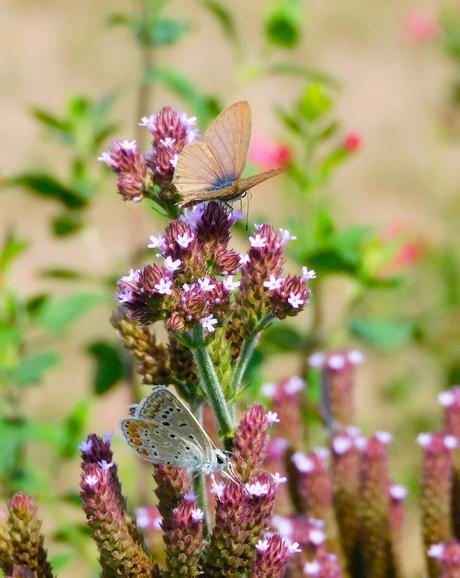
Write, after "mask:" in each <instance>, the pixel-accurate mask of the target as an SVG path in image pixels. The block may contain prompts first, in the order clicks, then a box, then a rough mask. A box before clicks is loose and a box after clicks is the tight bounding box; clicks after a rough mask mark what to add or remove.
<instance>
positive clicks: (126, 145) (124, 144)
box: [118, 139, 137, 151]
mask: <svg viewBox="0 0 460 578" xmlns="http://www.w3.org/2000/svg"><path fill="white" fill-rule="evenodd" d="M118 146H119V147H120V148H121V149H122V150H124V151H135V150H136V149H137V144H136V141H135V140H127V139H124V140H122V141H120V142H119V143H118Z"/></svg>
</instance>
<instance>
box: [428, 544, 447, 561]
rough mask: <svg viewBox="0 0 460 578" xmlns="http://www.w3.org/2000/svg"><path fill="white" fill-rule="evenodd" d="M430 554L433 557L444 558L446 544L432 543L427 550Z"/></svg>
mask: <svg viewBox="0 0 460 578" xmlns="http://www.w3.org/2000/svg"><path fill="white" fill-rule="evenodd" d="M427 554H428V556H430V557H431V558H438V559H439V558H442V555H443V554H444V544H432V545H431V546H430V547H429V548H428V551H427Z"/></svg>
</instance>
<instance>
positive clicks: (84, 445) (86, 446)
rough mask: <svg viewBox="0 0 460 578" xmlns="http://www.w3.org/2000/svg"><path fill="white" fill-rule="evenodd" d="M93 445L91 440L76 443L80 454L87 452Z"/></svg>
mask: <svg viewBox="0 0 460 578" xmlns="http://www.w3.org/2000/svg"><path fill="white" fill-rule="evenodd" d="M92 447H93V440H83V441H82V442H80V443H79V444H78V448H79V450H80V451H81V453H82V454H87V453H89V452H90V451H91V449H92Z"/></svg>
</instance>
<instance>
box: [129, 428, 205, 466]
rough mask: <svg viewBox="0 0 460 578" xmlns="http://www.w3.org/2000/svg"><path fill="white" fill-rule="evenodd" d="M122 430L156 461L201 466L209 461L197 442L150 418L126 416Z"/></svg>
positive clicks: (138, 450)
mask: <svg viewBox="0 0 460 578" xmlns="http://www.w3.org/2000/svg"><path fill="white" fill-rule="evenodd" d="M120 430H121V433H122V435H123V437H124V438H125V440H126V442H127V443H128V445H129V447H130V448H132V449H133V450H134V451H135V452H136V453H137V454H138V455H139V456H140V457H141V458H143V459H144V460H147V461H148V462H151V463H153V464H165V465H167V466H172V467H177V468H187V469H190V470H199V469H200V468H201V467H202V464H203V463H204V461H205V456H204V455H203V451H202V449H201V448H200V447H199V446H198V445H197V444H196V443H193V442H191V441H187V440H186V439H184V438H182V437H180V436H179V435H178V434H176V433H175V432H173V431H172V430H171V429H170V428H162V427H161V425H159V424H156V423H154V422H152V421H150V420H145V419H140V418H136V417H130V418H126V419H122V420H121V422H120Z"/></svg>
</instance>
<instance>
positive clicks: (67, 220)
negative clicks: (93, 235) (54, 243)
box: [51, 212, 84, 237]
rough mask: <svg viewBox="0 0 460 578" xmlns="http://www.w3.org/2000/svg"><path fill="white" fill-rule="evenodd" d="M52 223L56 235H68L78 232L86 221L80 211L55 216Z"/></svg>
mask: <svg viewBox="0 0 460 578" xmlns="http://www.w3.org/2000/svg"><path fill="white" fill-rule="evenodd" d="M51 225H52V230H53V233H54V234H55V235H56V237H68V236H70V235H75V233H78V231H80V230H81V228H82V227H83V225H84V222H83V220H82V215H81V214H80V213H74V212H66V213H62V214H60V215H57V216H56V217H54V219H53V221H52V224H51Z"/></svg>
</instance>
